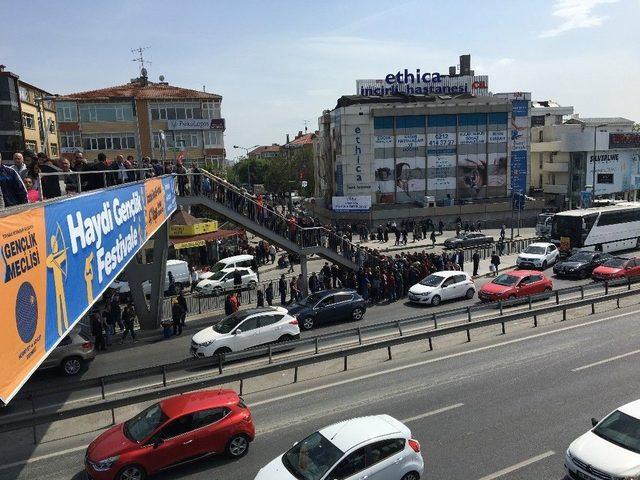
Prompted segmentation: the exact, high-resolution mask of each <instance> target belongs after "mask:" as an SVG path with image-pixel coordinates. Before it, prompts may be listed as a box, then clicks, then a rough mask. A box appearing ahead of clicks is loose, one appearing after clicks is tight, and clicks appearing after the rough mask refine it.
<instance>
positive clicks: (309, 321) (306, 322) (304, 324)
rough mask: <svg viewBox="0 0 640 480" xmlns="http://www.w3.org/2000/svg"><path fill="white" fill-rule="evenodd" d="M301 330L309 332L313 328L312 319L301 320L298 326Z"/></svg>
mask: <svg viewBox="0 0 640 480" xmlns="http://www.w3.org/2000/svg"><path fill="white" fill-rule="evenodd" d="M300 326H301V327H302V329H303V330H311V329H312V328H313V317H307V318H304V319H302V323H301V324H300Z"/></svg>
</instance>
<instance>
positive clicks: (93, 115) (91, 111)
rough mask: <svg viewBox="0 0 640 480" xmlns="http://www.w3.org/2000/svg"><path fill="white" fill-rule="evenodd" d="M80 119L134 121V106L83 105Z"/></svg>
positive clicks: (89, 120)
mask: <svg viewBox="0 0 640 480" xmlns="http://www.w3.org/2000/svg"><path fill="white" fill-rule="evenodd" d="M80 121H82V122H132V121H133V107H132V105H131V104H113V105H109V104H100V105H81V106H80Z"/></svg>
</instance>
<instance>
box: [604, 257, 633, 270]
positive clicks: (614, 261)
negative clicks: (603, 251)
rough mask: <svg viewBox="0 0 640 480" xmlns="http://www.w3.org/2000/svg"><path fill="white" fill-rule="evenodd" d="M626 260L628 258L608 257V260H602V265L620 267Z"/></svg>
mask: <svg viewBox="0 0 640 480" xmlns="http://www.w3.org/2000/svg"><path fill="white" fill-rule="evenodd" d="M627 261H628V259H626V258H610V259H609V260H607V261H606V262H604V263H603V264H602V265H603V266H605V267H612V268H622V267H624V264H625V263H627Z"/></svg>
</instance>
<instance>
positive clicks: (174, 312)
mask: <svg viewBox="0 0 640 480" xmlns="http://www.w3.org/2000/svg"><path fill="white" fill-rule="evenodd" d="M171 303H172V305H171V320H172V322H173V334H174V335H182V314H183V310H182V307H181V306H180V303H179V302H178V299H177V298H174V299H173V300H172V301H171Z"/></svg>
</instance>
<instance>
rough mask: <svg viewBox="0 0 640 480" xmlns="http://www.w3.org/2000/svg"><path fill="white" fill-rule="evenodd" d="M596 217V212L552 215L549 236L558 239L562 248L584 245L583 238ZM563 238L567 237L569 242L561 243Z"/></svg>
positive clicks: (585, 237) (567, 248)
mask: <svg viewBox="0 0 640 480" xmlns="http://www.w3.org/2000/svg"><path fill="white" fill-rule="evenodd" d="M597 218H598V214H597V213H590V214H587V215H583V216H573V215H562V214H558V215H554V217H553V223H552V224H551V238H553V239H554V240H558V241H560V245H561V248H562V249H563V250H571V249H572V248H581V247H584V246H585V240H586V239H587V236H588V235H589V232H590V231H591V228H592V227H593V225H594V223H595V222H596V219H597ZM563 239H568V240H569V244H568V245H567V244H566V243H563ZM565 241H566V240H565Z"/></svg>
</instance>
